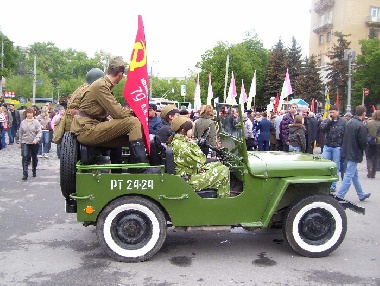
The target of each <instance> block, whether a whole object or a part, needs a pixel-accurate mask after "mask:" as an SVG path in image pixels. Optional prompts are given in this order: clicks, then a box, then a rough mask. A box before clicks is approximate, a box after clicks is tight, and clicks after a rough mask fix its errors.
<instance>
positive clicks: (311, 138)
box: [301, 106, 318, 154]
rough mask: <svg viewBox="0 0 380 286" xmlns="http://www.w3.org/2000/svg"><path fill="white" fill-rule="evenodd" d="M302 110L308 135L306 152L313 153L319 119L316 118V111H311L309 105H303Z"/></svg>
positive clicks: (306, 134)
mask: <svg viewBox="0 0 380 286" xmlns="http://www.w3.org/2000/svg"><path fill="white" fill-rule="evenodd" d="M301 111H302V116H303V120H304V122H303V124H304V126H305V137H306V149H305V151H304V152H306V153H309V154H313V148H314V142H315V141H316V140H317V133H318V120H317V119H316V118H314V113H313V112H310V111H309V110H308V107H307V106H303V107H302V109H301Z"/></svg>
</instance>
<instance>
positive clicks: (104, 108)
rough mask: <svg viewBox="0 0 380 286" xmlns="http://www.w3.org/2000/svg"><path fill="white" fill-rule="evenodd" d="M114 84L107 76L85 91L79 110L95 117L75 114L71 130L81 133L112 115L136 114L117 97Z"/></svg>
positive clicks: (118, 117)
mask: <svg viewBox="0 0 380 286" xmlns="http://www.w3.org/2000/svg"><path fill="white" fill-rule="evenodd" d="M113 86H114V85H113V84H112V83H111V81H110V79H109V78H108V77H107V76H104V77H102V78H100V79H98V80H96V81H95V82H93V83H92V84H91V85H90V86H89V87H88V88H87V90H86V91H85V93H84V95H83V98H82V100H81V103H80V106H79V110H80V111H82V112H85V113H86V114H88V115H90V116H91V117H93V118H89V117H83V116H75V117H74V119H73V122H72V124H71V132H73V133H74V134H75V135H79V134H80V133H82V132H84V131H89V130H91V129H93V128H94V127H95V126H96V125H97V124H99V123H101V121H100V120H102V119H105V118H106V117H107V116H108V115H110V116H111V117H112V118H113V119H122V118H126V117H130V116H134V113H133V111H132V110H130V109H127V108H124V107H122V106H121V104H120V103H118V102H117V101H116V99H115V96H114V94H113V92H112V88H113Z"/></svg>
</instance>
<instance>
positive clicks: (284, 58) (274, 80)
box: [263, 39, 289, 102]
mask: <svg viewBox="0 0 380 286" xmlns="http://www.w3.org/2000/svg"><path fill="white" fill-rule="evenodd" d="M288 63H289V58H288V51H287V49H286V48H285V47H284V45H283V43H282V41H281V39H279V41H278V42H277V44H276V45H275V46H274V48H273V49H272V52H271V56H270V60H269V66H268V68H267V69H266V73H265V84H264V90H263V92H264V95H263V97H264V98H265V100H264V101H265V102H269V98H270V97H272V96H276V94H277V93H279V94H281V89H282V85H283V82H284V79H285V74H286V69H287V67H288Z"/></svg>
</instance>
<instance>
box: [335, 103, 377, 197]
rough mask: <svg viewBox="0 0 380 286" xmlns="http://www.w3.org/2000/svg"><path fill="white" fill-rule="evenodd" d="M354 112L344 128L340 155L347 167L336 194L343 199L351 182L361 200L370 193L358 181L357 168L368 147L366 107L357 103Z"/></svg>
mask: <svg viewBox="0 0 380 286" xmlns="http://www.w3.org/2000/svg"><path fill="white" fill-rule="evenodd" d="M355 114H356V116H355V117H354V118H352V119H351V120H350V121H348V122H347V124H346V126H345V129H344V136H343V144H342V150H341V156H342V157H343V158H344V160H345V162H346V163H347V169H346V173H345V174H344V177H343V181H342V185H341V186H340V189H339V192H338V194H337V195H336V196H337V198H338V199H344V197H345V195H346V194H347V192H348V189H349V188H350V186H351V182H352V183H353V184H354V187H355V190H356V193H357V195H358V197H359V200H360V201H361V202H362V201H364V200H365V199H368V198H369V197H370V195H371V193H364V191H363V189H362V186H361V184H360V182H359V176H358V168H357V166H358V163H361V162H362V161H363V153H364V150H365V149H367V148H368V141H367V128H366V127H365V125H364V123H363V118H364V117H365V114H366V107H365V106H364V105H359V106H358V107H356V110H355Z"/></svg>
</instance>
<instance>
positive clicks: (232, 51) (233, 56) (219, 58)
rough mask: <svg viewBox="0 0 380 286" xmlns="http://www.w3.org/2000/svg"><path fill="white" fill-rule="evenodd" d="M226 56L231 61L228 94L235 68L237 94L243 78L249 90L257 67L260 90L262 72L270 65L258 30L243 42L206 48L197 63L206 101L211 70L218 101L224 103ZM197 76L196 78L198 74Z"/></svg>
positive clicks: (203, 100)
mask: <svg viewBox="0 0 380 286" xmlns="http://www.w3.org/2000/svg"><path fill="white" fill-rule="evenodd" d="M227 55H229V63H230V64H229V68H228V83H227V91H226V93H228V87H229V84H230V79H231V73H232V71H233V72H234V77H235V80H236V89H237V93H238V94H240V89H241V82H242V80H243V81H244V86H245V88H246V92H247V93H248V92H249V87H250V85H251V82H252V78H253V74H254V71H255V70H256V75H257V90H258V91H259V90H261V88H262V85H263V80H264V76H263V74H264V71H265V70H266V66H267V64H268V51H267V50H266V49H264V48H263V44H262V43H261V41H260V40H259V39H258V38H257V35H256V33H255V32H247V33H246V36H245V39H244V40H243V41H242V42H241V43H238V44H235V45H232V44H228V43H225V42H218V43H217V45H216V46H215V47H214V48H213V49H211V50H208V51H206V52H205V53H204V54H203V55H202V56H201V61H200V62H199V63H197V65H196V66H197V67H198V68H200V69H201V72H200V73H199V77H200V86H201V99H202V102H206V97H207V90H208V75H209V73H210V72H211V74H212V89H213V93H214V97H218V98H219V102H223V100H224V88H225V73H226V60H227ZM194 78H195V80H196V77H194ZM258 94H259V93H258Z"/></svg>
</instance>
